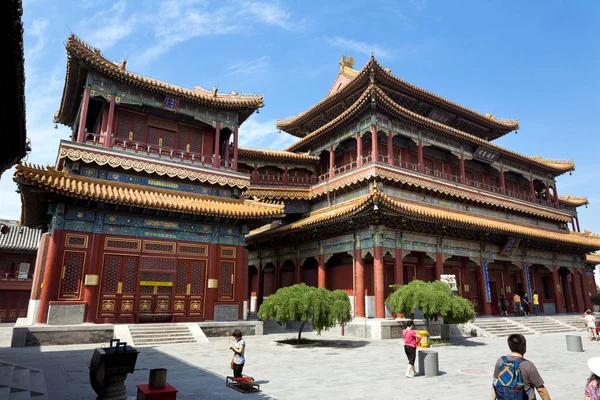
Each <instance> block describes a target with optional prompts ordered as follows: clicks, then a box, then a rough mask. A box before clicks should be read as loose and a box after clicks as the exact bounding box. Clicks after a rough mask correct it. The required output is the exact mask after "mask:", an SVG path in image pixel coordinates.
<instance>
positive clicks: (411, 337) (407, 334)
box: [402, 321, 421, 378]
mask: <svg viewBox="0 0 600 400" xmlns="http://www.w3.org/2000/svg"><path fill="white" fill-rule="evenodd" d="M402 335H403V336H404V352H405V353H406V357H407V358H408V368H407V369H406V377H407V378H414V377H415V357H416V356H417V338H420V337H421V336H420V335H417V332H415V330H414V323H413V321H408V326H407V327H406V329H405V330H403V331H402Z"/></svg>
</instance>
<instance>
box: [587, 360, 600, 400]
mask: <svg viewBox="0 0 600 400" xmlns="http://www.w3.org/2000/svg"><path fill="white" fill-rule="evenodd" d="M587 363H588V368H589V369H590V371H592V376H590V378H589V379H588V381H587V384H586V385H585V396H584V400H600V357H592V358H590V359H589V360H588V362H587Z"/></svg>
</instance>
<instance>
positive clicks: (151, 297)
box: [138, 257, 176, 317]
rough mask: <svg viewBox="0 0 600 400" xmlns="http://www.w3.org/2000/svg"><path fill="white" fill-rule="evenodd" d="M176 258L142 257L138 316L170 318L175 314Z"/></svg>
mask: <svg viewBox="0 0 600 400" xmlns="http://www.w3.org/2000/svg"><path fill="white" fill-rule="evenodd" d="M175 264H176V260H175V259H174V258H162V257H141V261H140V300H139V305H138V314H139V316H140V317H144V316H150V315H154V316H161V315H162V316H168V315H172V314H173V309H172V307H171V304H172V300H173V278H174V274H175Z"/></svg>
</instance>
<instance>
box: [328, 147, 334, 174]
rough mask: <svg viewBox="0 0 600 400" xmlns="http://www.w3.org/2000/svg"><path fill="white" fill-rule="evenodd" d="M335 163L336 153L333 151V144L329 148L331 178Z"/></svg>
mask: <svg viewBox="0 0 600 400" xmlns="http://www.w3.org/2000/svg"><path fill="white" fill-rule="evenodd" d="M334 164H335V153H334V152H333V146H331V147H330V148H329V179H331V178H333V174H334V170H333V168H334Z"/></svg>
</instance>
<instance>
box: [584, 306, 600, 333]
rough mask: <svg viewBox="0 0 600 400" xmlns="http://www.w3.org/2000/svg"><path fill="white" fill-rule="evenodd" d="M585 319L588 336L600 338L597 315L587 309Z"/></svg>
mask: <svg viewBox="0 0 600 400" xmlns="http://www.w3.org/2000/svg"><path fill="white" fill-rule="evenodd" d="M583 319H584V320H585V326H586V328H587V332H588V338H589V339H590V340H598V333H597V332H596V317H594V314H592V310H587V311H586V312H585V313H584V314H583Z"/></svg>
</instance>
